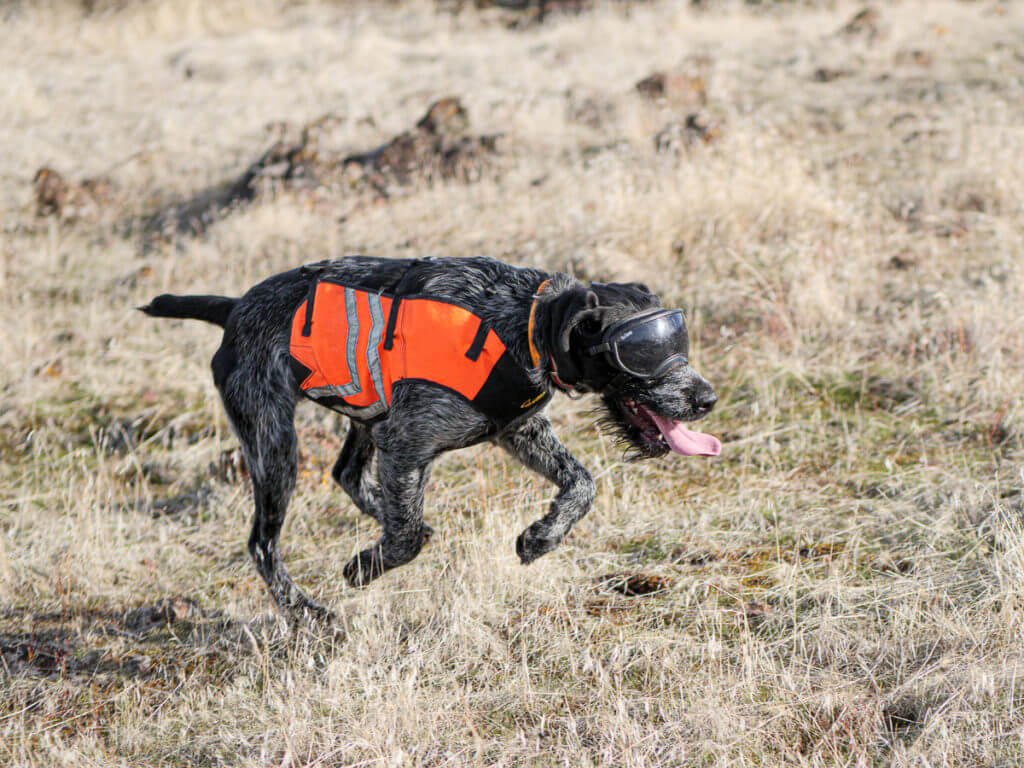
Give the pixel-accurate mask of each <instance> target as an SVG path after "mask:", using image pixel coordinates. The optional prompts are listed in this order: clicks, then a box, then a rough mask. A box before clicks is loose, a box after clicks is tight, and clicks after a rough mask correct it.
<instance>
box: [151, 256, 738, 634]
mask: <svg viewBox="0 0 1024 768" xmlns="http://www.w3.org/2000/svg"><path fill="white" fill-rule="evenodd" d="M140 309H141V310H142V311H143V312H145V313H146V314H148V315H152V316H154V317H174V318H192V319H196V320H205V321H206V322H210V323H214V324H216V325H219V326H222V327H223V328H224V338H223V341H222V343H221V346H220V349H218V350H217V352H216V354H215V355H214V356H213V361H212V368H213V379H214V382H215V384H216V386H217V389H218V391H219V392H220V396H221V399H222V400H223V402H224V408H225V410H226V411H227V415H228V419H229V421H230V423H231V426H232V428H233V429H234V431H235V434H236V435H237V436H238V439H239V442H240V443H241V446H242V453H243V455H244V457H245V461H246V464H247V466H248V469H249V474H250V476H251V478H252V484H253V496H254V501H255V506H256V510H255V517H254V520H253V527H252V534H251V536H250V537H249V552H250V553H251V555H252V557H253V560H254V561H255V563H256V568H257V569H258V571H259V573H260V575H261V576H262V577H263V579H264V580H265V581H266V583H267V586H268V587H269V590H270V593H271V595H272V596H273V598H274V600H275V602H276V603H277V604H278V606H280V608H281V609H282V610H283V611H285V612H286V613H288V614H291V615H297V616H302V615H306V616H308V617H310V618H329V617H330V614H329V612H328V611H327V610H326V609H324V608H323V607H321V606H320V605H318V604H316V603H315V602H313V601H312V600H310V599H309V598H308V597H306V595H305V594H303V592H302V590H301V589H299V588H298V587H297V586H296V585H295V583H294V582H293V581H292V579H291V577H290V576H289V575H288V571H287V570H286V568H285V566H284V562H283V561H282V558H281V551H280V546H279V540H278V539H279V534H280V532H281V525H282V523H283V522H284V517H285V512H286V510H287V508H288V502H289V499H290V497H291V495H292V491H293V489H294V487H295V476H296V466H297V453H298V450H297V438H296V433H295V427H294V423H293V421H294V413H295V405H296V403H297V402H298V400H299V398H300V397H307V398H309V399H312V400H314V401H315V402H317V403H319V404H321V405H324V406H326V407H329V408H332V409H334V410H336V411H338V412H340V413H343V414H345V415H346V416H348V417H349V418H350V419H351V425H350V427H349V430H348V434H347V436H346V438H345V442H344V445H343V446H342V449H341V455H340V456H339V457H338V461H337V463H336V464H335V465H334V470H333V472H332V475H333V477H334V479H335V480H336V481H337V483H338V484H339V485H340V486H341V487H342V488H343V489H344V490H345V492H346V493H347V494H348V495H349V496H350V497H351V498H352V501H353V502H354V503H355V505H356V506H357V507H358V508H359V509H360V510H361V511H362V512H364V513H366V514H367V515H370V516H371V517H373V518H374V519H375V520H376V521H377V522H378V523H380V525H381V528H382V529H383V530H382V534H381V536H380V538H379V539H378V540H377V542H376V543H375V544H374V545H373V546H371V547H369V548H367V549H364V550H363V551H361V552H360V553H359V554H358V555H356V556H355V557H354V558H353V559H352V560H351V561H350V562H349V563H348V564H347V565H346V566H345V568H344V575H345V578H346V579H347V580H348V582H349V584H351V585H352V586H356V587H361V586H364V585H366V584H368V583H370V582H371V581H372V580H374V579H376V578H377V577H379V576H380V575H381V574H383V573H384V572H385V571H387V570H389V569H391V568H395V567H397V566H399V565H403V564H404V563H408V562H409V561H410V560H412V559H413V558H414V557H416V555H417V554H418V553H419V551H420V549H421V548H422V546H423V544H424V542H425V541H426V540H427V539H428V538H429V537H430V535H431V534H432V533H433V531H432V529H431V528H430V526H428V525H427V524H426V523H424V521H423V492H424V487H425V486H426V483H427V478H428V476H429V473H430V467H431V464H432V462H433V461H434V459H436V458H437V457H438V456H439V455H440V454H442V453H444V452H446V451H451V450H455V449H458V448H465V447H466V446H470V445H474V444H476V443H480V442H483V441H490V442H492V443H495V444H497V445H499V446H501V447H502V448H504V449H505V450H506V451H508V452H509V453H510V454H512V455H513V456H515V457H516V458H517V459H519V461H521V462H522V463H523V464H524V465H526V466H527V467H529V468H530V469H531V470H533V471H534V472H537V473H539V474H540V475H542V476H543V477H545V478H547V479H548V480H549V481H550V482H552V483H554V484H555V485H556V486H558V494H557V495H556V497H555V499H554V501H553V502H552V503H551V507H550V510H549V511H548V513H547V514H546V515H545V516H544V517H542V518H541V519H540V520H537V521H536V522H534V523H533V524H532V525H530V526H529V527H528V528H527V529H526V530H525V531H523V532H522V533H521V534H520V535H519V537H518V539H517V540H516V553H517V554H518V555H519V559H520V560H521V561H522V562H523V563H524V564H525V563H530V562H532V561H533V560H536V559H537V558H538V557H540V556H541V555H543V554H545V553H546V552H550V551H551V550H552V549H554V548H555V547H556V546H558V544H559V542H561V541H562V539H563V538H564V537H565V536H566V534H567V533H568V532H569V530H570V529H571V528H572V526H573V524H574V523H576V521H577V520H579V519H580V518H582V517H583V516H584V515H585V514H586V513H587V510H588V509H589V508H590V506H591V504H592V503H593V500H594V494H595V486H594V481H593V479H592V478H591V476H590V473H588V472H587V470H586V469H585V468H584V467H583V466H582V465H581V464H580V463H579V462H578V461H577V460H576V459H575V458H574V457H573V455H572V454H571V453H569V451H568V450H567V449H566V448H565V446H564V445H562V443H561V442H559V440H558V438H557V437H556V436H555V433H554V431H553V430H552V428H551V422H550V421H548V419H547V417H545V416H544V414H543V411H544V408H545V406H546V405H547V403H548V401H549V400H550V399H551V396H552V394H553V393H554V392H555V391H558V390H560V391H562V392H564V393H566V394H569V395H575V394H581V393H593V394H596V395H598V396H599V397H600V401H601V410H602V415H603V422H604V423H605V424H606V425H608V426H610V427H611V428H612V430H613V431H614V432H615V433H616V435H617V437H618V438H619V439H620V441H621V442H622V443H623V444H624V446H625V447H626V449H627V451H628V453H629V455H630V457H631V458H634V459H641V458H654V457H658V456H662V455H664V454H665V453H667V452H669V451H675V452H676V453H680V454H683V455H717V454H718V453H719V451H720V450H721V445H720V443H719V442H718V440H717V439H715V438H714V437H712V436H710V435H706V434H702V433H700V432H695V431H692V430H690V429H688V428H687V427H686V426H684V422H690V421H695V420H697V419H700V418H702V417H704V416H705V415H707V414H708V413H709V412H710V411H711V409H712V407H714V404H715V402H716V400H717V397H716V395H715V392H714V390H713V389H712V388H711V385H710V384H708V382H707V381H705V380H704V379H703V378H701V376H700V375H699V374H698V373H697V372H696V371H695V370H694V369H693V368H691V367H690V365H689V361H688V354H689V341H688V338H687V330H686V322H685V319H684V317H683V313H682V312H681V311H680V310H672V309H664V308H662V307H661V300H660V299H659V298H658V296H656V295H655V294H653V293H651V291H650V290H649V289H648V288H647V286H645V285H642V284H640V283H605V284H602V283H590V284H589V285H588V284H584V283H582V282H580V281H578V280H576V279H574V278H572V277H570V276H568V275H564V274H559V273H551V272H544V271H541V270H538V269H525V268H517V267H513V266H509V265H507V264H503V263H501V262H499V261H495V260H493V259H489V258H445V259H382V258H368V257H362V256H351V257H348V258H342V259H336V260H331V261H324V262H320V263H317V264H312V265H308V266H305V267H301V268H299V269H294V270H291V271H289V272H284V273H282V274H279V275H276V276H274V277H271V278H269V279H267V280H265V281H263V282H262V283H259V284H258V285H256V286H255V287H253V288H252V289H250V290H249V291H248V292H247V293H246V294H245V295H244V296H242V297H241V298H239V299H234V298H228V297H225V296H172V295H169V294H165V295H162V296H158V297H157V298H155V299H153V301H152V302H151V303H150V304H149V305H147V306H145V307H140ZM374 458H376V467H375V468H374V462H373V459H374Z"/></svg>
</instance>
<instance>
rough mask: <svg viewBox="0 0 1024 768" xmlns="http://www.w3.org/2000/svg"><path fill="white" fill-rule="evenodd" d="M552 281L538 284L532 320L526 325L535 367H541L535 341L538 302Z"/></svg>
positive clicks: (531, 312)
mask: <svg viewBox="0 0 1024 768" xmlns="http://www.w3.org/2000/svg"><path fill="white" fill-rule="evenodd" d="M550 282H551V281H550V280H545V281H544V282H543V283H541V284H540V285H538V286H537V292H536V293H535V294H533V304H531V305H530V322H529V323H527V325H526V342H527V344H528V345H529V347H530V360H531V361H532V362H533V367H534V368H540V352H538V351H537V347H536V345H535V344H534V343H533V328H534V326H535V325H536V321H537V302H538V301H540V297H541V296H543V295H544V289H545V288H547V285H548V283H550Z"/></svg>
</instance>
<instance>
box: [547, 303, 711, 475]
mask: <svg viewBox="0 0 1024 768" xmlns="http://www.w3.org/2000/svg"><path fill="white" fill-rule="evenodd" d="M544 304H545V307H546V312H545V315H546V322H545V323H544V325H543V327H541V329H540V331H541V338H542V341H543V345H544V347H545V348H546V351H547V352H548V354H549V355H550V361H549V362H550V364H551V370H552V374H553V375H554V376H555V377H557V380H556V383H561V384H562V385H563V386H566V387H570V388H572V389H575V390H578V391H583V392H594V393H597V394H598V395H599V396H600V397H601V402H602V406H603V422H604V423H605V424H606V425H607V426H610V427H611V428H612V429H613V431H614V432H615V433H616V434H617V435H618V437H619V439H620V440H621V442H622V443H624V444H625V446H626V448H627V454H628V455H629V456H630V457H631V458H635V459H643V458H655V457H657V456H662V455H664V454H665V453H668V451H670V450H672V451H675V452H676V453H680V454H683V455H697V454H700V455H717V454H718V452H719V451H720V450H721V445H720V443H719V442H718V440H717V439H715V438H714V437H711V436H710V435H705V434H702V433H700V432H695V431H692V430H690V429H687V428H686V426H684V423H685V422H691V421H696V420H698V419H701V418H703V417H704V416H706V415H707V414H708V413H710V411H711V409H712V408H713V407H714V405H715V402H716V401H717V399H718V398H717V396H716V395H715V391H714V390H713V389H712V388H711V385H710V384H708V382H707V381H705V380H704V379H703V378H702V377H701V376H700V374H698V373H697V371H695V370H694V369H693V368H692V367H691V366H690V364H689V360H688V357H689V342H688V340H687V336H686V334H687V330H686V322H685V319H684V318H683V316H682V312H679V311H677V310H675V311H674V310H663V309H661V299H659V298H658V296H656V295H655V294H653V293H651V291H650V290H649V289H648V288H647V286H646V285H643V284H642V283H592V284H591V285H590V286H582V285H578V284H577V285H575V286H571V287H567V288H565V289H563V290H561V291H558V292H553V295H552V296H550V297H549V298H545V300H544Z"/></svg>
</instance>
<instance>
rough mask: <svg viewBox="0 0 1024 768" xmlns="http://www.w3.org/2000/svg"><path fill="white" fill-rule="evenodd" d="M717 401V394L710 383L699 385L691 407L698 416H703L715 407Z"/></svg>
mask: <svg viewBox="0 0 1024 768" xmlns="http://www.w3.org/2000/svg"><path fill="white" fill-rule="evenodd" d="M717 402H718V395H716V394H715V390H713V389H712V388H711V386H710V385H706V386H704V387H701V389H700V391H698V392H697V394H696V395H694V398H693V409H694V410H695V411H696V412H697V415H698V416H705V415H707V414H709V413H711V409H712V408H714V407H715V403H717Z"/></svg>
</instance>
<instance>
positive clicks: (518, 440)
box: [497, 416, 596, 565]
mask: <svg viewBox="0 0 1024 768" xmlns="http://www.w3.org/2000/svg"><path fill="white" fill-rule="evenodd" d="M497 442H498V444H499V445H500V446H501V447H502V448H504V449H505V450H506V451H508V452H509V453H511V454H512V455H513V456H515V457H516V458H517V459H519V460H520V461H521V462H522V463H523V464H525V465H526V466H527V467H529V468H530V469H532V470H533V471H534V472H537V473H538V474H540V475H543V476H544V477H546V478H547V479H548V480H550V481H551V482H552V483H554V484H555V485H557V486H558V489H559V490H558V495H557V496H555V500H554V501H553V502H551V509H550V511H549V512H548V513H547V514H546V515H544V517H542V518H541V519H540V520H538V521H537V522H535V523H533V524H532V525H531V526H530V527H529V528H527V529H526V530H525V531H523V532H522V533H521V534H520V535H519V538H518V539H516V554H517V555H519V559H520V560H521V561H522V562H523V564H524V565H525V564H526V563H530V562H533V561H534V560H536V559H537V558H538V557H540V556H541V555H543V554H545V553H547V552H550V551H551V550H552V549H554V548H555V547H557V546H558V544H559V542H561V541H562V539H564V538H565V535H566V534H567V533H568V532H569V529H570V528H572V526H573V525H574V524H575V523H576V521H577V520H579V519H580V518H581V517H583V516H584V515H585V514H587V511H588V510H589V509H590V505H591V504H593V503H594V494H595V493H596V487H595V485H594V479H593V478H592V477H591V476H590V473H589V472H587V470H586V469H585V468H584V467H583V465H582V464H580V463H579V462H578V461H577V460H576V457H574V456H573V455H572V454H571V453H569V450H568V449H567V448H566V447H565V446H564V445H562V443H561V442H560V441H559V439H558V438H557V437H555V433H554V430H552V429H551V422H550V421H548V419H547V417H546V416H534V417H533V418H531V419H528V420H527V421H526V422H524V423H523V424H522V425H521V426H520V427H519V428H518V429H516V430H515V431H513V432H510V433H506V434H503V435H501V436H500V437H499V438H498V441H497Z"/></svg>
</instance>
